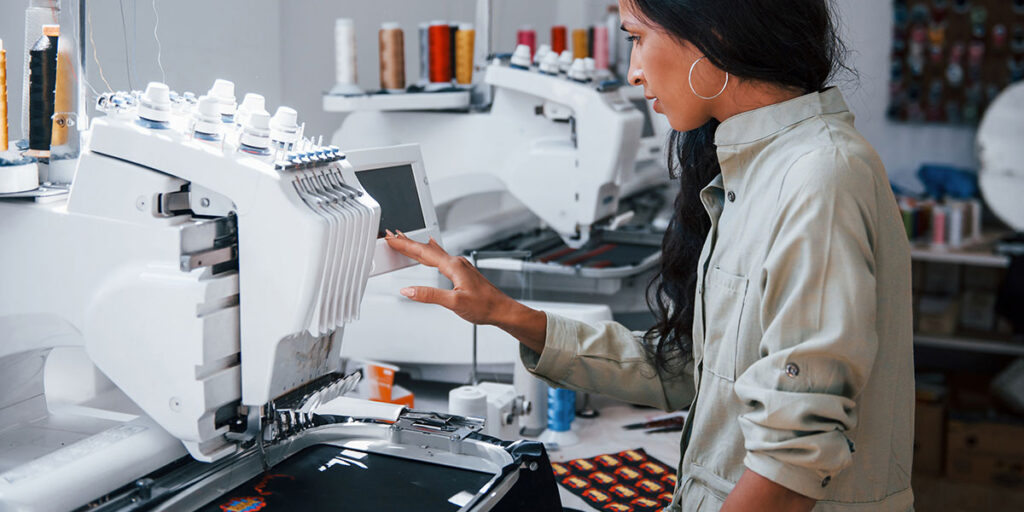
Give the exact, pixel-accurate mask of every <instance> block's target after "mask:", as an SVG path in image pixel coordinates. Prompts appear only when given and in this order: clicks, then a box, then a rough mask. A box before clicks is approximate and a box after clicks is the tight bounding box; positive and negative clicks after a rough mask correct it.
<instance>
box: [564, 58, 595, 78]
mask: <svg viewBox="0 0 1024 512" xmlns="http://www.w3.org/2000/svg"><path fill="white" fill-rule="evenodd" d="M568 74H569V78H571V79H573V80H576V81H578V82H586V81H587V80H588V79H590V77H589V76H588V75H587V65H586V64H584V63H583V59H576V60H574V61H572V66H570V67H569V73H568Z"/></svg>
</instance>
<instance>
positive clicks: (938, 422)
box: [914, 400, 946, 476]
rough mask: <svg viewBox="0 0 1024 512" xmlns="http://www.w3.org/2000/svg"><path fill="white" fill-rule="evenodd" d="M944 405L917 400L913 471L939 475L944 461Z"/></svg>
mask: <svg viewBox="0 0 1024 512" xmlns="http://www.w3.org/2000/svg"><path fill="white" fill-rule="evenodd" d="M945 427H946V407H945V405H943V404H942V402H924V401H920V400H919V401H918V402H917V404H916V409H915V411H914V473H920V474H922V475H930V476H941V475H942V471H943V464H944V461H945V458H944V452H945V445H946V438H945Z"/></svg>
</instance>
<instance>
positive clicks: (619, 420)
mask: <svg viewBox="0 0 1024 512" xmlns="http://www.w3.org/2000/svg"><path fill="white" fill-rule="evenodd" d="M408 387H409V388H410V389H411V390H412V391H413V393H415V394H416V408H417V409H421V410H432V411H438V412H447V411H448V390H449V389H451V388H454V387H455V385H454V384H452V385H447V384H439V383H432V382H431V383H423V382H415V381H414V382H411V383H409V386H408ZM590 405H591V406H592V407H593V408H595V409H597V411H598V412H599V413H600V415H599V416H598V417H596V418H576V419H575V421H573V425H572V429H573V431H574V432H575V433H576V434H577V435H578V436H579V438H580V442H579V444H576V445H573V446H563V447H560V448H559V449H557V450H553V451H549V452H548V456H549V457H550V458H551V461H552V462H565V461H569V460H573V459H582V458H589V457H594V456H597V455H601V454H605V453H617V452H621V451H623V450H631V449H636V448H643V449H644V451H646V452H647V454H648V455H650V456H651V457H654V458H655V459H658V460H660V461H661V462H664V463H665V464H668V466H669V467H672V468H675V467H676V466H678V465H679V458H680V454H679V441H680V437H681V435H682V434H681V433H680V432H663V433H657V434H647V433H645V432H644V431H643V430H625V429H623V428H622V426H623V425H628V424H630V423H637V422H641V421H645V420H648V419H650V418H653V417H656V416H662V415H664V414H665V413H664V412H662V411H659V410H657V409H651V408H646V407H635V406H633V405H629V404H626V403H624V402H620V401H618V400H614V399H611V398H608V397H604V396H596V395H595V396H591V399H590ZM558 491H559V494H560V495H561V498H562V506H563V507H568V508H574V509H579V510H585V511H590V510H594V509H593V508H591V507H590V505H588V504H587V503H586V502H585V501H583V500H582V499H581V498H579V497H578V496H576V495H574V494H572V493H570V492H569V491H567V490H566V489H565V488H563V487H562V486H559V487H558Z"/></svg>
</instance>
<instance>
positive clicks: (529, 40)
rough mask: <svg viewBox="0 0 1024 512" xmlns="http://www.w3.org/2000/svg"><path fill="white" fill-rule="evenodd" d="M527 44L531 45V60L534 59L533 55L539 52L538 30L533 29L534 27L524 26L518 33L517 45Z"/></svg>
mask: <svg viewBox="0 0 1024 512" xmlns="http://www.w3.org/2000/svg"><path fill="white" fill-rule="evenodd" d="M521 44H525V45H526V46H529V47H530V60H531V61H532V60H533V55H534V54H535V53H537V31H535V30H533V28H532V27H522V28H520V29H519V31H518V32H517V33H516V45H517V46H518V45H521Z"/></svg>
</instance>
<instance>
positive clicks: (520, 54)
mask: <svg viewBox="0 0 1024 512" xmlns="http://www.w3.org/2000/svg"><path fill="white" fill-rule="evenodd" d="M530 63H531V61H530V47H529V46H527V45H525V44H521V45H519V46H516V51H515V52H514V53H513V54H512V65H513V66H519V67H524V68H528V67H530Z"/></svg>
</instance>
